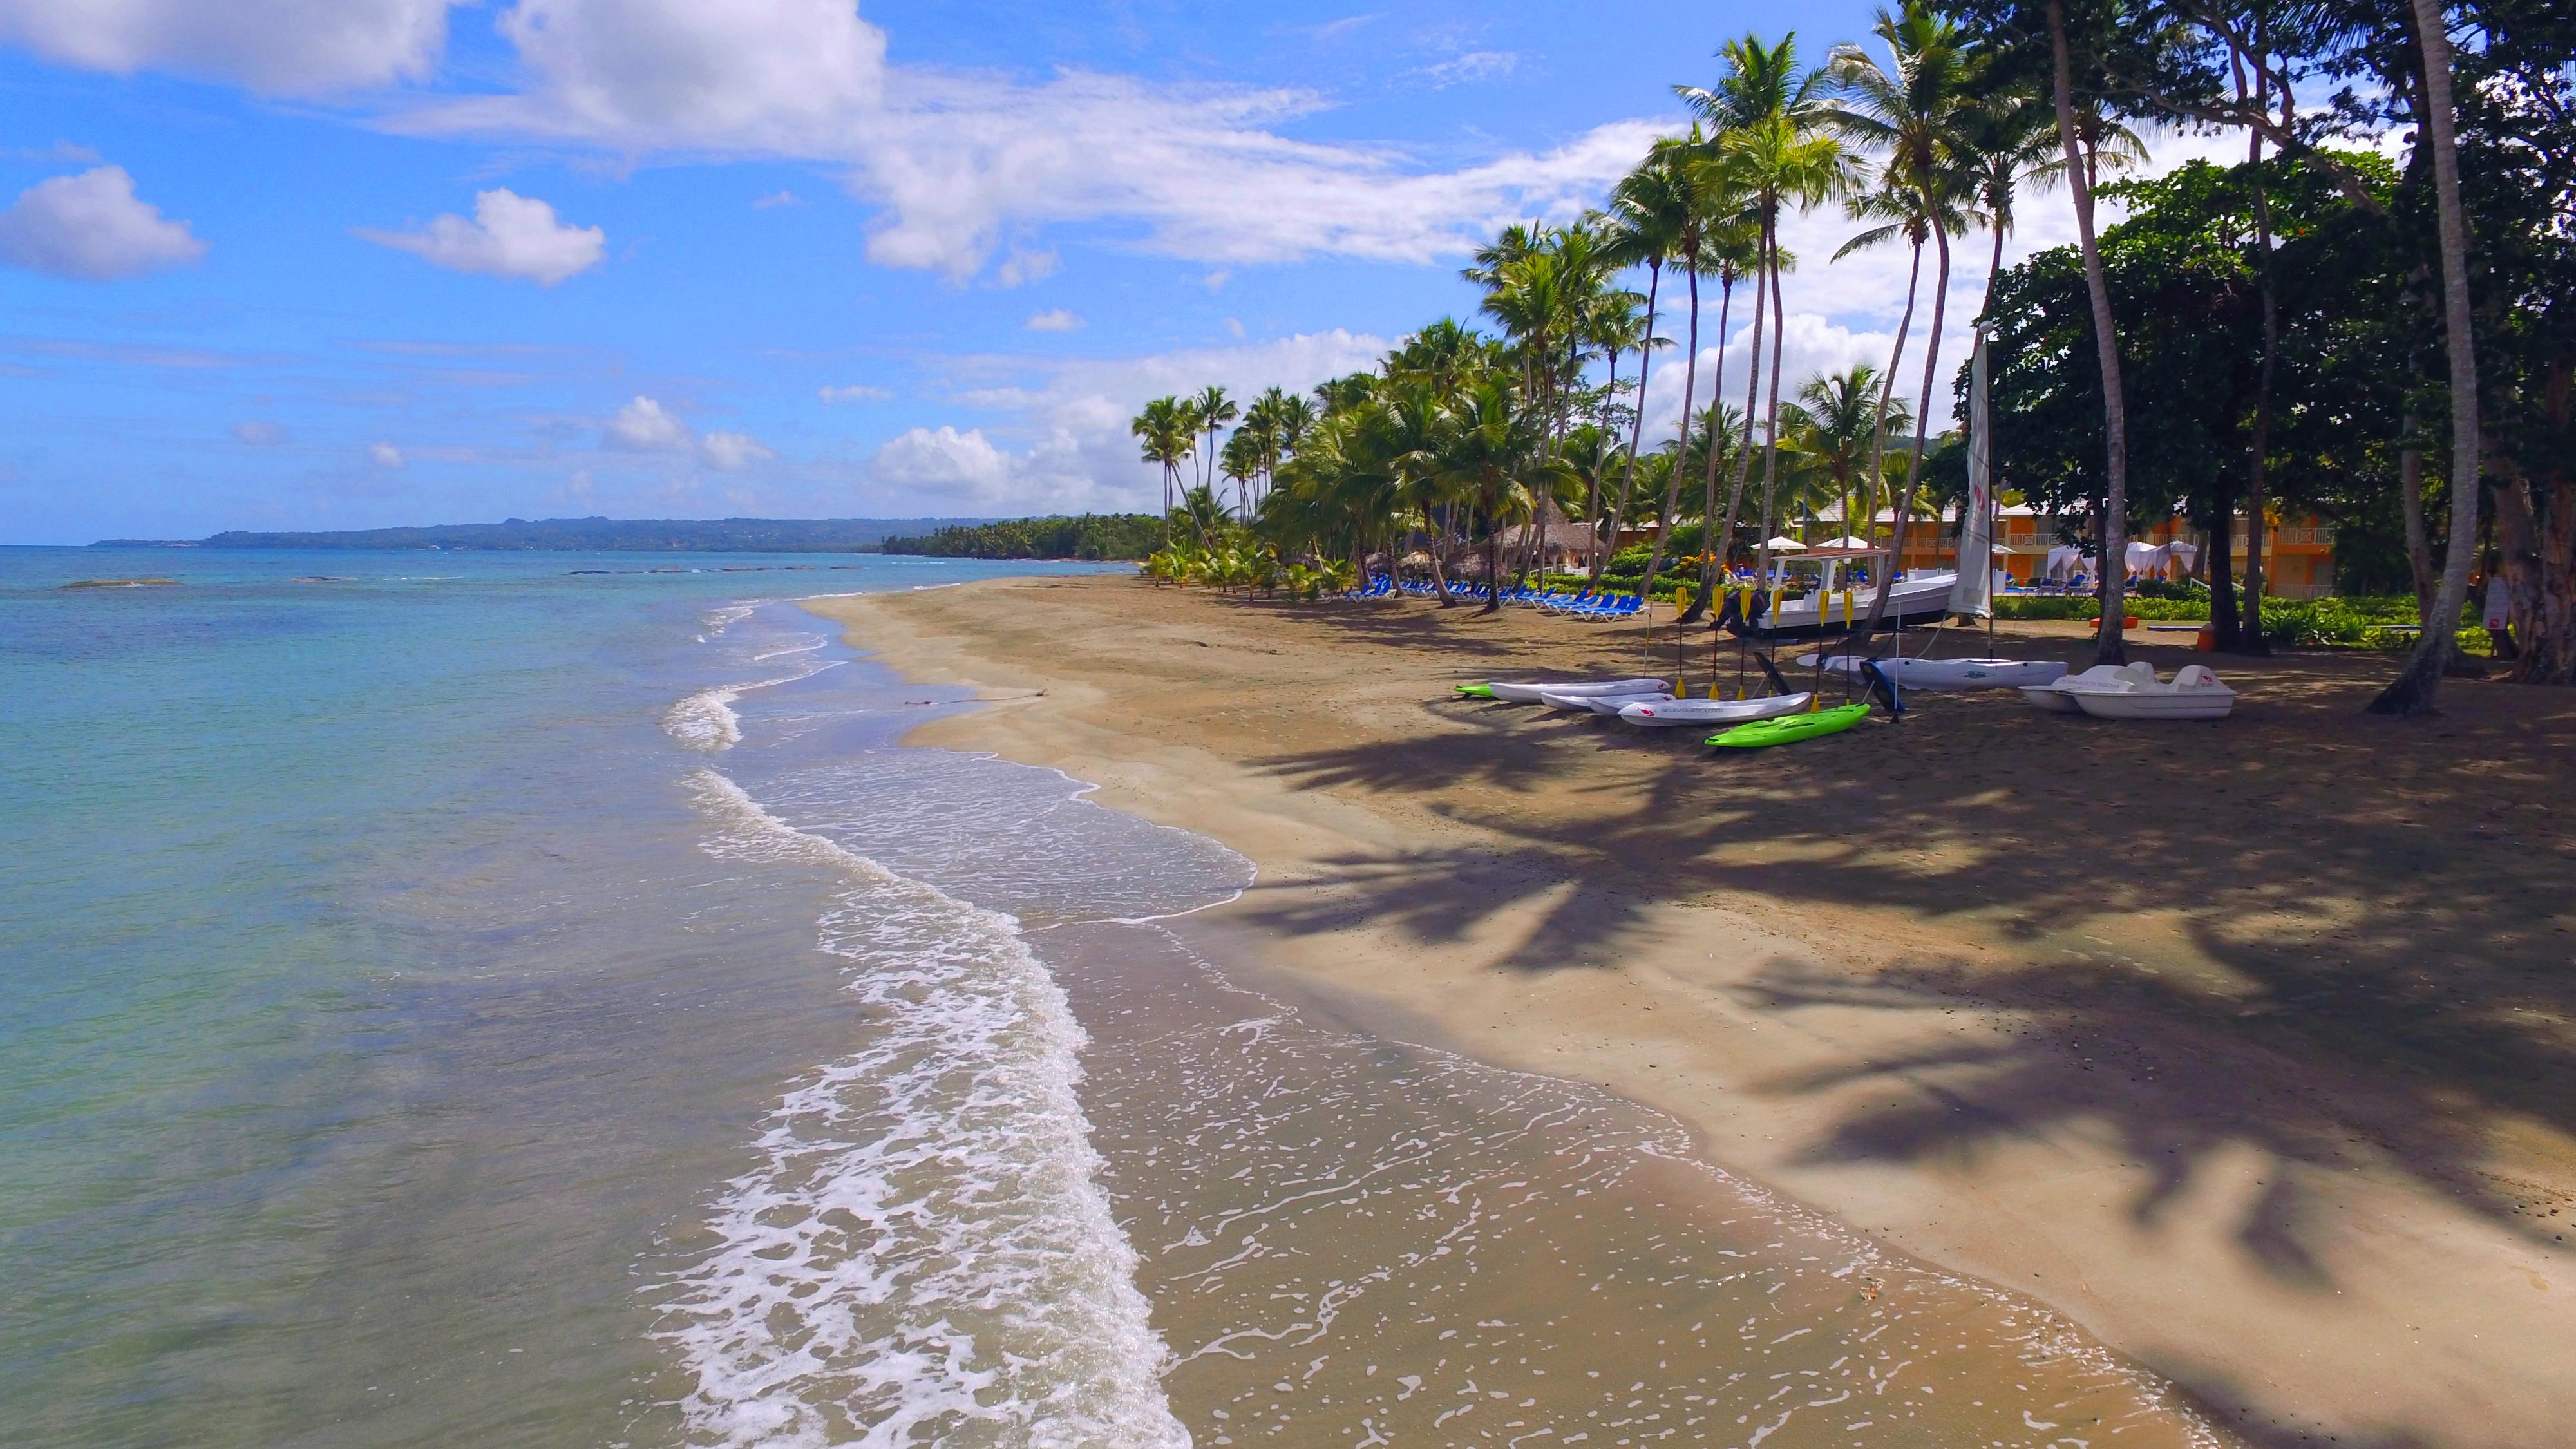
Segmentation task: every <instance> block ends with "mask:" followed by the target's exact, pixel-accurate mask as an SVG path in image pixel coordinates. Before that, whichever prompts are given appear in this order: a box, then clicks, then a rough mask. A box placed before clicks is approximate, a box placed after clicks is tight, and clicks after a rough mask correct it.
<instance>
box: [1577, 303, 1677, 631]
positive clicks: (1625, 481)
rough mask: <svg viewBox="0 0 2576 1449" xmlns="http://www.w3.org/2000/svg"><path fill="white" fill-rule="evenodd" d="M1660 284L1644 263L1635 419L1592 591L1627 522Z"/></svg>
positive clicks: (1594, 568)
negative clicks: (1643, 335) (1643, 333)
mask: <svg viewBox="0 0 2576 1449" xmlns="http://www.w3.org/2000/svg"><path fill="white" fill-rule="evenodd" d="M1663 281H1664V264H1663V263H1662V262H1661V261H1654V262H1649V263H1647V264H1646V340H1645V341H1644V342H1641V343H1639V344H1638V345H1637V416H1636V419H1635V421H1634V422H1633V423H1632V424H1631V425H1630V427H1629V429H1628V467H1627V470H1626V471H1625V472H1623V473H1622V474H1621V475H1620V477H1619V507H1618V508H1617V510H1616V511H1614V512H1613V513H1612V514H1611V515H1610V541H1609V542H1608V543H1606V544H1601V545H1599V546H1598V547H1596V548H1595V549H1594V550H1593V554H1592V579H1591V586H1592V587H1593V588H1596V589H1597V588H1599V587H1601V570H1602V569H1604V568H1606V567H1608V565H1609V562H1610V555H1611V553H1612V551H1613V550H1615V549H1616V548H1617V547H1618V545H1619V530H1620V529H1621V528H1622V527H1625V526H1626V524H1627V522H1628V502H1629V498H1630V495H1631V494H1632V493H1633V492H1634V490H1635V489H1636V486H1637V443H1638V440H1639V439H1640V438H1641V437H1642V436H1643V435H1644V433H1645V431H1646V379H1647V377H1648V376H1649V375H1650V374H1651V373H1652V372H1653V370H1654V366H1655V293H1656V291H1657V290H1658V289H1659V288H1661V287H1662V285H1663Z"/></svg>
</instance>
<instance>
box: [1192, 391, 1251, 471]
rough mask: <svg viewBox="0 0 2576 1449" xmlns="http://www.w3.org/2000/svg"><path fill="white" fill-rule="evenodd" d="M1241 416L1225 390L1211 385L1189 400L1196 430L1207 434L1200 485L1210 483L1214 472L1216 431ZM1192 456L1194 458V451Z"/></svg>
mask: <svg viewBox="0 0 2576 1449" xmlns="http://www.w3.org/2000/svg"><path fill="white" fill-rule="evenodd" d="M1241 415H1242V410H1241V409H1240V408H1237V407H1236V406H1235V405H1234V402H1233V400H1232V399H1230V398H1228V397H1227V396H1226V395H1225V389H1224V388H1221V387H1218V386H1216V385H1215V384H1213V383H1211V384H1209V385H1208V386H1207V387H1205V388H1203V389H1201V390H1200V392H1199V395H1198V396H1197V397H1194V398H1192V399H1190V416H1192V417H1193V418H1196V419H1197V420H1198V429H1199V431H1200V432H1203V433H1205V434H1207V440H1208V456H1207V468H1206V470H1205V471H1203V472H1202V473H1201V475H1200V477H1199V481H1200V482H1201V483H1206V482H1208V481H1210V479H1211V478H1212V477H1213V475H1214V472H1215V468H1216V462H1217V458H1216V432H1217V429H1219V428H1222V427H1224V426H1225V425H1226V424H1228V423H1230V422H1233V421H1234V420H1235V419H1236V418H1237V417H1239V416H1241ZM1193 456H1195V450H1194V451H1193Z"/></svg>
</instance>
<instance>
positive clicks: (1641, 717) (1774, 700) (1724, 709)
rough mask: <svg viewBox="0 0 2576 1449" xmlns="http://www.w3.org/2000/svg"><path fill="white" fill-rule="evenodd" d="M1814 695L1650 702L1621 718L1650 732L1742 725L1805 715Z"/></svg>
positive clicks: (1621, 714)
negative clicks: (1693, 726) (1696, 726)
mask: <svg viewBox="0 0 2576 1449" xmlns="http://www.w3.org/2000/svg"><path fill="white" fill-rule="evenodd" d="M1815 699H1816V697H1815V696H1814V695H1813V694H1808V693H1799V694H1773V695H1766V696H1764V697H1763V698H1760V699H1646V700H1637V701H1635V702H1633V703H1630V704H1628V705H1626V706H1624V707H1622V708H1621V709H1620V711H1619V718H1621V719H1623V720H1626V721H1627V722H1628V723H1630V724H1632V725H1642V726H1644V727H1645V728H1647V729H1670V728H1673V727H1675V726H1679V725H1739V724H1751V723H1752V722H1753V721H1755V720H1761V719H1779V718H1781V717H1782V716H1784V715H1793V714H1801V713H1804V712H1805V711H1806V710H1807V709H1808V707H1809V706H1811V705H1813V704H1814V703H1815Z"/></svg>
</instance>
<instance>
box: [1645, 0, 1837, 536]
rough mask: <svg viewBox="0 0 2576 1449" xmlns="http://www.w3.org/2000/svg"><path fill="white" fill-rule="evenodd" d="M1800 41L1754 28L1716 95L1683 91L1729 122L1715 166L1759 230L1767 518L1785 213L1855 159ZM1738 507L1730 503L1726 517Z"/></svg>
mask: <svg viewBox="0 0 2576 1449" xmlns="http://www.w3.org/2000/svg"><path fill="white" fill-rule="evenodd" d="M1797 39H1798V38H1797V35H1796V34H1795V33H1794V32H1793V33H1791V34H1788V35H1784V36H1782V37H1781V38H1780V41H1779V43H1778V44H1776V45H1771V44H1766V43H1764V42H1763V41H1762V39H1761V38H1760V37H1758V36H1750V35H1748V36H1746V37H1745V38H1744V39H1742V40H1737V41H1729V42H1728V43H1727V44H1726V45H1725V47H1724V48H1723V49H1722V50H1721V51H1720V52H1719V53H1720V54H1721V55H1723V56H1724V57H1725V58H1726V61H1727V65H1728V71H1729V73H1728V75H1727V77H1726V80H1725V81H1724V82H1723V83H1722V84H1721V85H1720V86H1719V87H1718V88H1717V89H1716V90H1715V91H1712V92H1694V91H1684V92H1683V93H1682V96H1683V99H1684V100H1686V101H1689V102H1690V103H1691V104H1692V105H1693V107H1694V108H1696V109H1698V110H1700V111H1701V112H1702V114H1703V115H1707V116H1714V117H1719V118H1723V119H1724V120H1726V121H1727V122H1728V123H1729V125H1728V128H1727V129H1726V130H1725V131H1724V132H1722V133H1721V134H1720V136H1719V139H1718V141H1717V160H1716V169H1717V170H1718V171H1719V172H1720V173H1721V174H1723V175H1724V176H1725V177H1727V179H1728V181H1729V183H1730V184H1731V185H1733V186H1736V187H1738V188H1740V189H1741V190H1742V191H1743V192H1744V194H1745V196H1746V199H1747V204H1748V206H1749V209H1750V210H1751V212H1752V214H1753V218H1754V222H1755V227H1756V231H1757V241H1756V247H1757V258H1756V261H1757V266H1758V268H1759V271H1760V273H1761V276H1762V279H1763V281H1762V290H1763V291H1764V292H1765V293H1766V294H1767V296H1768V300H1769V304H1770V305H1769V315H1770V333H1771V357H1770V363H1769V367H1768V369H1767V371H1768V375H1769V384H1768V389H1767V397H1768V401H1767V403H1766V406H1765V411H1764V414H1763V423H1762V449H1763V462H1762V496H1763V516H1764V518H1765V520H1766V523H1767V521H1768V519H1769V517H1770V514H1771V504H1772V501H1773V498H1774V495H1775V493H1776V492H1777V487H1778V480H1779V465H1780V459H1779V454H1780V362H1781V353H1782V350H1783V346H1784V343H1785V340H1786V339H1785V333H1786V330H1787V317H1786V313H1785V311H1784V310H1783V308H1782V305H1781V300H1780V277H1781V273H1782V271H1783V270H1784V266H1783V262H1784V256H1783V251H1782V248H1781V246H1780V218H1781V213H1782V212H1783V210H1785V209H1788V208H1795V209H1797V210H1799V211H1804V210H1806V209H1808V208H1809V207H1812V206H1814V205H1816V204H1817V203H1819V202H1822V201H1824V200H1825V199H1827V198H1828V197H1831V196H1836V195H1839V194H1841V193H1842V192H1843V191H1845V190H1846V189H1848V188H1849V186H1850V185H1851V182H1852V161H1851V157H1850V156H1849V155H1848V154H1847V153H1846V152H1845V151H1844V149H1843V147H1842V144H1841V143H1840V142H1839V141H1838V140H1837V139H1836V138H1835V137H1833V136H1831V135H1828V134H1824V133H1823V132H1822V131H1821V130H1820V129H1819V128H1820V126H1822V125H1823V123H1824V122H1825V121H1826V119H1827V111H1828V106H1827V100H1828V97H1829V95H1830V93H1831V90H1832V85H1833V82H1832V78H1831V76H1830V75H1829V73H1828V72H1827V71H1826V70H1825V69H1822V68H1819V69H1812V70H1811V69H1807V68H1804V67H1802V66H1800V65H1799V63H1798V46H1797ZM1748 424H1749V419H1748ZM1748 457H1749V454H1748ZM1733 511H1734V510H1733V509H1729V510H1728V512H1729V514H1730V515H1732V513H1733ZM1729 531H1730V532H1731V531H1732V524H1731V519H1730V525H1729ZM1770 554H1771V550H1770V532H1769V529H1768V528H1767V527H1766V528H1765V529H1764V531H1763V542H1762V545H1761V547H1760V551H1759V554H1758V557H1759V559H1760V562H1761V565H1762V566H1763V567H1766V568H1767V567H1768V566H1769V563H1770Z"/></svg>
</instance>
